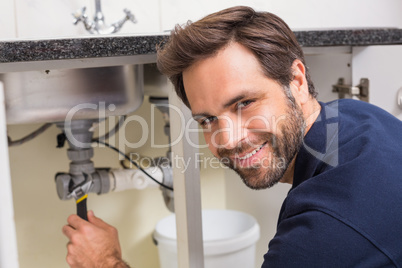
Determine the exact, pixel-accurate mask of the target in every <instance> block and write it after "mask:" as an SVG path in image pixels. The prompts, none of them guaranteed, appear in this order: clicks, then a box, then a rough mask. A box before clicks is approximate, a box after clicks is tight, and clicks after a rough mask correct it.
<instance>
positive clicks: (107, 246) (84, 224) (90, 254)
mask: <svg viewBox="0 0 402 268" xmlns="http://www.w3.org/2000/svg"><path fill="white" fill-rule="evenodd" d="M67 222H68V225H65V226H63V233H64V235H65V236H67V237H68V239H69V240H70V241H69V242H68V244H67V251H68V252H67V257H66V260H67V263H68V264H69V265H70V267H72V268H80V267H82V268H102V267H104V268H111V267H113V268H129V266H127V264H125V263H124V261H123V260H122V255H121V249H120V244H119V238H118V234H117V229H116V228H114V227H113V226H111V225H109V224H107V223H106V222H104V221H103V220H101V219H99V218H97V217H95V215H94V213H93V212H92V211H89V212H88V221H85V220H83V219H81V218H80V217H78V216H77V215H75V214H74V215H71V216H70V217H68V219H67Z"/></svg>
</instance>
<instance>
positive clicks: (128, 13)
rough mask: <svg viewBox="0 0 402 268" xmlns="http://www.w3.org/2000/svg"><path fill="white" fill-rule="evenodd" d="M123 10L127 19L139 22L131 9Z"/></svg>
mask: <svg viewBox="0 0 402 268" xmlns="http://www.w3.org/2000/svg"><path fill="white" fill-rule="evenodd" d="M123 11H124V13H126V19H127V20H130V21H131V22H133V23H137V19H136V18H135V16H134V14H133V13H131V11H130V10H128V9H127V8H125V9H124V10H123Z"/></svg>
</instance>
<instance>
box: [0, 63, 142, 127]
mask: <svg viewBox="0 0 402 268" xmlns="http://www.w3.org/2000/svg"><path fill="white" fill-rule="evenodd" d="M143 69H144V68H143V65H122V66H111V67H98V68H81V69H80V68H74V69H56V70H40V71H23V72H9V73H2V74H0V81H2V82H3V83H4V90H5V100H6V117H7V124H23V123H41V122H42V123H43V122H60V121H64V120H65V119H66V118H69V119H95V118H103V117H107V116H112V115H125V114H129V113H131V112H133V111H135V110H136V109H137V108H138V107H139V106H140V105H141V104H142V102H143V99H144V73H143Z"/></svg>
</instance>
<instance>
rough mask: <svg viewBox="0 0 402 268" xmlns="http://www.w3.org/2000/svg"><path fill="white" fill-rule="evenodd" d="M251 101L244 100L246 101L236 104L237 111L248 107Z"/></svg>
mask: <svg viewBox="0 0 402 268" xmlns="http://www.w3.org/2000/svg"><path fill="white" fill-rule="evenodd" d="M252 102H253V101H251V100H246V101H241V102H239V103H238V104H237V109H241V108H244V107H247V106H248V105H250V104H251V103H252Z"/></svg>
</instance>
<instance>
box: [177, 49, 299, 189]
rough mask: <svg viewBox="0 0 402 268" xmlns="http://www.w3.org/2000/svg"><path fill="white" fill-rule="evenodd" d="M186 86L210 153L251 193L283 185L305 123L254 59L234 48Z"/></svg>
mask: <svg viewBox="0 0 402 268" xmlns="http://www.w3.org/2000/svg"><path fill="white" fill-rule="evenodd" d="M183 82H184V88H185V91H186V95H187V98H188V101H189V103H190V106H191V111H192V113H193V117H194V119H195V120H196V121H197V122H198V123H199V124H200V125H201V127H202V128H203V130H204V137H205V140H206V142H207V143H208V146H209V149H210V150H211V152H212V153H213V154H214V155H215V156H216V157H218V158H219V159H220V160H221V162H222V163H224V164H225V165H227V166H229V167H230V168H232V169H234V170H235V171H236V172H237V173H238V174H239V175H240V176H241V178H242V180H243V181H244V183H245V184H246V185H247V186H249V187H250V188H253V189H264V188H267V187H271V186H272V185H274V184H276V183H277V182H278V181H280V179H281V178H282V177H283V175H284V173H285V171H286V169H287V168H288V166H289V164H290V163H291V161H292V159H293V158H294V157H295V155H296V153H297V151H298V149H299V148H300V145H301V143H302V141H303V136H304V126H305V122H304V119H303V114H302V112H301V109H300V107H299V106H298V105H297V104H295V103H294V102H292V101H291V100H290V99H289V98H288V97H286V96H285V91H284V88H283V87H282V86H281V85H280V84H279V83H278V82H276V81H274V80H272V79H269V78H267V77H266V76H265V75H264V74H263V71H262V68H261V66H260V64H259V62H258V61H257V59H256V57H255V56H254V54H253V53H252V52H251V51H249V50H248V49H246V48H245V47H243V46H242V45H239V44H237V43H232V44H231V45H229V46H228V47H226V48H224V49H223V50H221V51H220V52H219V53H218V54H217V55H215V56H213V57H210V58H207V59H204V60H201V61H198V62H196V63H195V64H194V65H192V66H191V67H189V68H188V69H186V70H185V71H184V72H183Z"/></svg>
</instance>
